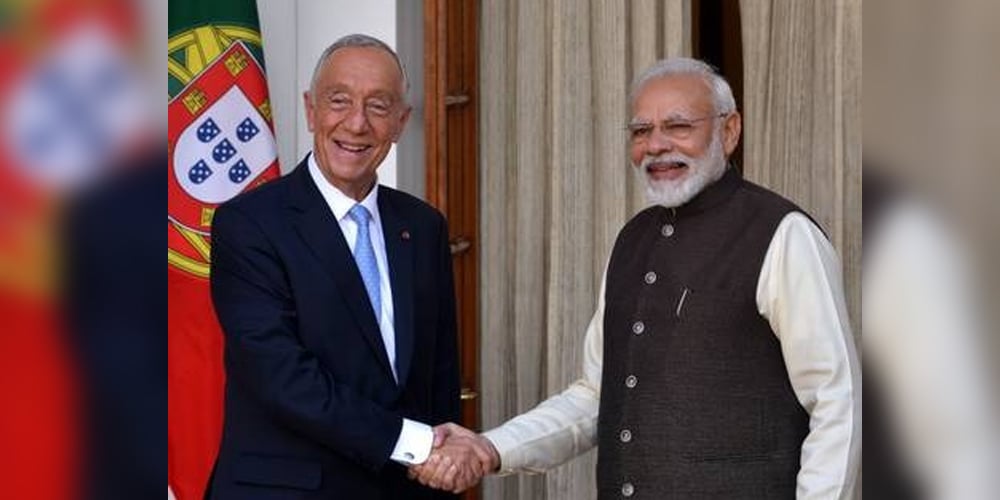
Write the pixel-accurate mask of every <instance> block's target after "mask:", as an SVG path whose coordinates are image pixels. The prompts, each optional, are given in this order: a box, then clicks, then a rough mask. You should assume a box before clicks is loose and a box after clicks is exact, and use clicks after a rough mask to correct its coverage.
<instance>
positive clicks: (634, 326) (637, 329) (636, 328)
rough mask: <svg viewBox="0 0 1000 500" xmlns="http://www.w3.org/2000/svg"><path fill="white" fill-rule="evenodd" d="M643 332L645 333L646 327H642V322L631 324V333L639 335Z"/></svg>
mask: <svg viewBox="0 0 1000 500" xmlns="http://www.w3.org/2000/svg"><path fill="white" fill-rule="evenodd" d="M644 331H646V325H644V324H643V323H642V321H636V322H635V323H632V333H634V334H636V335H641V334H642V332H644Z"/></svg>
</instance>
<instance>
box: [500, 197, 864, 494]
mask: <svg viewBox="0 0 1000 500" xmlns="http://www.w3.org/2000/svg"><path fill="white" fill-rule="evenodd" d="M606 274H607V269H605V277H604V280H603V281H602V283H601V291H600V295H599V296H598V299H597V310H596V311H595V312H594V316H593V319H591V321H590V325H589V326H588V327H587V332H586V337H585V339H584V346H583V347H584V359H583V377H582V378H581V379H579V380H577V381H576V382H574V383H573V384H571V385H570V386H569V387H568V388H567V389H566V390H565V391H563V392H562V393H560V394H556V395H554V396H552V397H550V398H549V399H547V400H545V401H543V402H542V403H540V404H539V405H538V406H537V407H535V408H534V409H532V410H530V411H528V412H526V413H524V414H522V415H519V416H517V417H514V418H513V419H511V420H509V421H507V422H506V423H504V424H503V425H501V426H500V427H497V428H495V429H492V430H490V431H488V432H485V433H484V435H485V436H486V437H487V438H488V439H489V440H490V441H491V442H492V443H493V445H494V446H495V447H496V449H497V451H498V452H499V454H500V462H501V467H502V471H501V473H502V474H509V473H513V472H542V471H545V470H547V469H550V468H552V467H555V466H557V465H559V464H561V463H563V462H565V461H566V460H569V459H570V458H573V457H575V456H576V455H579V454H580V453H583V452H584V451H587V450H588V449H590V448H592V447H594V446H595V445H596V444H597V413H598V406H599V401H600V395H601V364H602V358H603V348H604V338H603V337H604V332H603V329H604V306H605V304H604V287H605V283H606V281H607V275H606ZM756 302H757V310H758V311H759V312H760V314H761V316H763V317H764V318H766V319H767V320H768V322H769V323H770V326H771V329H772V330H773V331H774V333H775V336H776V337H777V338H778V340H779V342H780V343H781V352H782V355H783V356H784V360H785V366H786V368H787V370H788V376H789V380H790V382H791V385H792V388H793V389H794V391H795V395H796V397H797V398H798V400H799V403H800V404H801V405H802V407H803V408H804V409H805V410H806V411H807V412H808V413H809V415H810V419H809V429H810V431H809V434H808V435H807V436H806V438H805V441H804V442H803V443H802V454H801V460H800V463H801V468H800V470H799V474H798V478H797V482H798V485H797V497H798V498H800V499H819V498H823V499H831V498H848V497H850V495H851V494H852V492H853V490H854V485H855V483H856V480H857V474H858V469H859V465H860V459H861V372H860V366H859V363H858V359H857V353H856V351H855V346H854V340H853V337H852V335H851V329H850V325H849V323H848V316H847V307H846V305H845V302H844V292H843V284H842V282H841V269H840V263H839V259H838V258H837V255H836V252H835V251H834V249H833V247H832V246H831V245H830V243H829V241H827V239H826V237H825V236H823V233H822V232H821V231H820V230H819V228H818V227H816V225H815V224H813V223H812V222H811V221H810V220H809V219H808V217H806V216H805V215H803V214H801V213H795V212H793V213H790V214H788V215H786V216H785V217H784V218H783V219H782V221H781V223H780V224H779V225H778V228H777V230H776V231H775V234H774V236H773V237H772V239H771V243H770V245H769V246H768V249H767V254H766V255H765V258H764V264H763V266H762V268H761V271H760V276H759V278H758V282H757V291H756ZM664 473H665V474H669V473H670V471H664Z"/></svg>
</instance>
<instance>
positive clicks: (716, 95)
mask: <svg viewBox="0 0 1000 500" xmlns="http://www.w3.org/2000/svg"><path fill="white" fill-rule="evenodd" d="M679 75H692V76H699V77H701V78H702V79H703V80H704V81H705V84H706V85H708V88H709V89H711V91H712V101H713V103H714V104H715V112H716V113H732V112H733V111H736V100H735V99H733V89H732V88H730V87H729V82H727V81H726V79H725V78H723V77H722V75H720V74H719V72H718V71H717V70H716V69H715V67H713V66H712V65H711V64H708V63H706V62H705V61H701V60H698V59H692V58H690V57H671V58H667V59H661V60H659V61H657V62H656V63H655V64H653V65H652V66H650V67H649V68H647V69H646V71H643V72H642V74H640V75H639V76H638V77H636V79H635V80H633V82H632V90H631V92H630V93H629V106H630V107H632V106H634V105H635V98H636V96H637V95H638V94H639V91H640V90H642V88H643V87H645V86H646V84H647V83H649V82H650V81H652V80H658V79H660V78H665V77H669V76H679Z"/></svg>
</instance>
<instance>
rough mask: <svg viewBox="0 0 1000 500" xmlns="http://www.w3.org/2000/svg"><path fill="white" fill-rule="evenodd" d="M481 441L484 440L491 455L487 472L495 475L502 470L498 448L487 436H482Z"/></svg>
mask: <svg viewBox="0 0 1000 500" xmlns="http://www.w3.org/2000/svg"><path fill="white" fill-rule="evenodd" d="M480 439H482V440H483V442H484V445H485V447H486V450H487V451H488V452H489V455H490V464H489V470H488V471H487V472H489V473H491V474H492V473H494V472H498V471H499V470H500V452H499V451H497V447H496V446H494V445H493V441H490V440H489V438H487V437H486V436H483V435H480Z"/></svg>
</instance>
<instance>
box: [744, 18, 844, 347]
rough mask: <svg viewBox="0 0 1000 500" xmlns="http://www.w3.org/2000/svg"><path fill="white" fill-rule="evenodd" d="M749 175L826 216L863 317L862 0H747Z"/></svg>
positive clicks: (746, 153) (746, 139) (746, 146)
mask: <svg viewBox="0 0 1000 500" xmlns="http://www.w3.org/2000/svg"><path fill="white" fill-rule="evenodd" d="M740 11H741V12H740V14H741V19H742V24H743V26H742V29H743V68H744V73H745V74H744V91H743V103H744V104H743V106H744V110H743V147H744V171H745V173H746V177H747V178H748V179H750V180H753V181H754V182H757V183H759V184H762V185H764V186H767V187H769V188H771V189H773V190H774V191H777V192H778V193H781V194H782V195H784V196H786V197H788V198H790V199H792V200H793V201H795V202H796V203H798V204H799V205H800V206H801V207H802V208H804V209H805V210H806V211H808V212H809V213H810V214H812V216H813V217H814V218H816V220H817V221H818V222H819V223H820V225H821V226H822V227H823V229H824V230H825V231H826V234H827V236H828V237H829V238H830V240H831V241H832V242H833V244H834V246H835V247H836V249H837V253H838V254H839V255H840V257H841V260H842V262H843V265H844V276H845V282H846V287H847V290H846V291H847V296H848V309H849V311H850V314H851V323H852V326H853V329H854V333H855V336H858V335H860V329H859V325H860V323H861V321H860V320H861V305H860V299H861V292H860V284H859V280H860V277H861V0H830V1H826V0H814V1H808V2H805V1H801V0H741V2H740Z"/></svg>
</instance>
